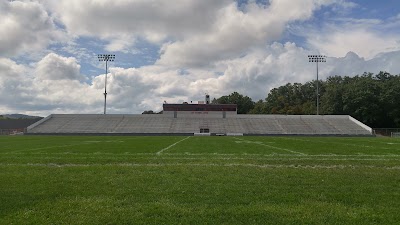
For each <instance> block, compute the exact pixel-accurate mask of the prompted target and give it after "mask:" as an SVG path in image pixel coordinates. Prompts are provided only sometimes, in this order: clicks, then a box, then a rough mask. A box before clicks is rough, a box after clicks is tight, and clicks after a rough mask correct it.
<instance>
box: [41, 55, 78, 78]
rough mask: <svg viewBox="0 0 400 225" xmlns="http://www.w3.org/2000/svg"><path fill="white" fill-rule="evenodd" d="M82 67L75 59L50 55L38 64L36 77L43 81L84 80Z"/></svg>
mask: <svg viewBox="0 0 400 225" xmlns="http://www.w3.org/2000/svg"><path fill="white" fill-rule="evenodd" d="M80 67H81V66H80V65H78V63H77V62H76V59H75V58H73V57H69V58H66V57H62V56H59V55H57V54H55V53H50V54H48V55H47V56H45V57H44V58H43V59H42V60H40V61H39V62H38V65H37V68H36V77H37V78H39V79H41V80H65V79H66V80H84V76H82V75H81V74H80Z"/></svg>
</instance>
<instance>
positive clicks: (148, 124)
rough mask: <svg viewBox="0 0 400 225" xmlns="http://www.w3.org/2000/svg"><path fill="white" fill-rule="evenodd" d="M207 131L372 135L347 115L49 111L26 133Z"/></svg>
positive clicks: (172, 132) (218, 132) (174, 132)
mask: <svg viewBox="0 0 400 225" xmlns="http://www.w3.org/2000/svg"><path fill="white" fill-rule="evenodd" d="M204 129H206V130H207V131H208V132H209V133H211V134H244V135H361V136H368V135H372V129H371V128H369V127H367V126H366V125H364V124H362V123H361V122H359V121H357V120H355V119H354V118H352V117H350V116H347V115H333V116H331V115H325V116H309V115H236V116H232V117H229V118H214V117H212V118H207V117H199V118H185V117H182V118H179V117H178V118H172V117H170V116H167V115H163V114H150V115H94V114H86V115H82V114H53V115H50V116H48V117H46V118H44V119H42V120H41V121H39V122H37V123H35V124H33V125H31V126H30V127H28V129H27V133H28V134H130V135H151V134H154V135H160V134H166V135H168V134H171V135H172V134H175V135H176V134H185V135H187V134H194V133H200V132H201V131H204Z"/></svg>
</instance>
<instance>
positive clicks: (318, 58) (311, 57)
mask: <svg viewBox="0 0 400 225" xmlns="http://www.w3.org/2000/svg"><path fill="white" fill-rule="evenodd" d="M308 62H312V63H314V62H315V63H316V64H317V81H316V82H317V91H316V92H317V115H319V80H318V63H323V62H326V56H325V55H308Z"/></svg>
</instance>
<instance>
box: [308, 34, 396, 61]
mask: <svg viewBox="0 0 400 225" xmlns="http://www.w3.org/2000/svg"><path fill="white" fill-rule="evenodd" d="M399 41H400V39H399V38H398V37H397V36H396V35H392V34H386V35H381V34H379V33H375V32H373V31H369V30H365V29H339V30H331V31H328V32H324V33H323V34H317V35H315V36H310V37H309V39H308V42H309V44H310V45H311V46H313V48H315V49H318V50H319V51H320V52H322V53H323V54H327V55H329V56H333V57H340V56H343V55H345V54H346V53H347V52H349V51H353V52H355V53H357V54H359V55H361V56H362V57H365V58H367V59H372V58H373V57H375V56H376V55H377V54H378V53H382V52H391V51H396V50H399V49H400V43H399Z"/></svg>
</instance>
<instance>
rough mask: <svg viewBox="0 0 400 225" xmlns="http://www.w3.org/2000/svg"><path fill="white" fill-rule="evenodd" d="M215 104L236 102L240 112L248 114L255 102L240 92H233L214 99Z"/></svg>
mask: <svg viewBox="0 0 400 225" xmlns="http://www.w3.org/2000/svg"><path fill="white" fill-rule="evenodd" d="M212 103H214V104H236V105H237V109H238V110H237V112H238V114H247V113H249V112H250V110H252V109H253V108H254V105H255V103H254V102H253V100H251V98H250V97H248V96H243V95H241V94H239V93H238V92H233V93H232V94H230V95H228V96H222V97H220V98H218V99H213V101H212Z"/></svg>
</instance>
